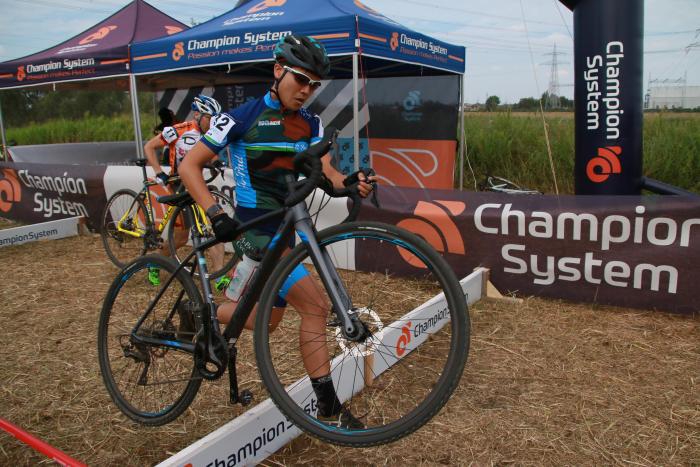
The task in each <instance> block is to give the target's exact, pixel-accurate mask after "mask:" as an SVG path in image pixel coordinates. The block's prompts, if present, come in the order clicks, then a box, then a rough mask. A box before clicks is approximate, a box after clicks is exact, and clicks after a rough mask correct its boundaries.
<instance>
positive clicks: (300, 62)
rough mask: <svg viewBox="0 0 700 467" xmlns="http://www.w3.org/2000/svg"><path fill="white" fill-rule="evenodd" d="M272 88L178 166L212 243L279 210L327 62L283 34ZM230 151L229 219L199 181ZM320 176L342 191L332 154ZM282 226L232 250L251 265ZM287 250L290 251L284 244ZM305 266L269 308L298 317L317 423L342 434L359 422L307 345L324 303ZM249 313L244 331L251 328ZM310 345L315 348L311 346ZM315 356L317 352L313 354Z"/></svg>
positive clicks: (322, 53)
mask: <svg viewBox="0 0 700 467" xmlns="http://www.w3.org/2000/svg"><path fill="white" fill-rule="evenodd" d="M274 58H275V64H274V69H273V73H274V83H273V85H272V87H271V89H270V90H269V92H267V93H266V94H265V95H264V96H262V97H260V98H258V99H256V100H253V101H250V102H248V103H246V104H243V105H241V106H240V107H237V108H235V109H232V110H230V111H228V112H225V113H221V114H219V115H218V116H216V118H215V119H213V120H212V122H211V127H210V128H209V131H208V132H207V133H206V134H205V136H204V137H203V138H202V139H201V140H200V141H199V142H198V143H197V144H196V145H195V146H194V147H193V148H192V149H191V150H190V152H189V153H188V155H187V158H185V159H184V161H183V163H182V165H181V166H180V169H179V170H180V176H181V178H182V181H183V182H184V184H185V186H186V187H187V190H188V191H189V193H190V194H191V195H192V198H194V200H195V201H196V202H197V203H198V204H199V205H200V206H202V207H203V208H205V209H206V212H207V215H208V216H209V217H210V218H211V220H212V224H213V226H214V232H215V234H216V237H217V239H219V240H221V241H232V240H234V238H233V233H234V231H235V228H236V225H237V223H238V222H246V221H248V220H250V219H253V218H256V217H258V216H260V215H261V214H264V213H265V212H269V211H271V210H274V209H277V208H279V207H281V206H283V203H284V198H285V197H286V196H287V192H286V184H285V183H284V177H285V175H287V174H293V173H294V169H293V164H292V158H293V156H294V155H295V153H297V152H300V151H303V150H305V149H306V148H308V147H309V145H312V144H315V143H316V142H318V141H320V140H321V139H322V137H323V125H322V123H321V119H320V118H319V117H318V116H317V115H315V114H313V113H311V112H310V111H308V110H307V109H306V108H304V107H302V106H303V104H304V103H305V102H306V100H307V99H308V98H309V97H310V96H311V95H312V94H313V92H314V91H315V90H316V89H318V88H319V87H320V86H321V81H320V80H321V79H322V78H324V77H326V76H328V73H329V72H330V62H329V59H328V56H327V54H326V50H325V48H324V47H323V45H322V44H320V43H319V42H317V41H316V40H315V39H313V38H311V37H307V36H301V35H294V34H293V35H288V36H286V37H284V38H283V39H281V40H280V41H279V42H278V44H277V45H276V47H275V49H274ZM226 146H229V147H230V149H231V153H232V161H233V171H234V178H235V181H236V212H235V218H236V219H235V220H234V219H231V218H230V217H229V216H228V215H226V214H225V213H224V212H223V210H222V209H221V207H220V206H218V205H217V204H215V201H214V199H213V198H212V196H211V194H210V193H209V191H208V189H207V186H206V184H205V183H204V179H203V177H202V168H203V167H204V165H205V164H206V163H207V162H208V161H209V160H211V159H212V158H214V157H215V156H216V154H217V153H218V152H219V151H221V149H223V148H225V147H226ZM321 161H322V164H323V172H324V174H325V175H326V177H327V178H328V179H329V180H330V181H331V183H333V185H334V186H335V187H337V188H343V187H344V184H343V182H344V181H345V180H346V176H345V175H343V174H342V173H340V172H339V171H338V170H336V169H335V168H334V167H333V166H332V165H331V157H330V154H326V155H325V156H323V158H322V159H321ZM350 177H355V178H356V179H359V180H360V183H359V185H358V188H357V190H358V193H359V194H360V196H362V197H367V196H368V195H369V194H370V192H371V191H372V184H371V183H372V182H374V177H369V178H367V177H365V175H364V174H363V173H362V172H359V173H355V174H352V175H350V176H349V177H347V178H350ZM279 222H281V221H273V222H271V223H270V224H268V225H264V226H262V227H260V228H258V229H253V230H250V231H248V232H246V233H245V234H244V235H243V236H242V237H241V238H239V239H238V240H237V241H236V242H234V248H235V249H236V252H237V253H238V254H239V255H240V256H242V255H243V254H245V255H246V256H249V257H251V258H253V259H256V256H259V252H260V251H261V250H262V249H263V248H265V247H266V246H267V245H268V243H269V242H270V240H271V239H272V236H273V235H274V233H275V231H276V230H277V227H278V226H279ZM290 246H291V245H290ZM320 289H321V287H320V286H319V285H318V284H316V283H315V281H314V279H312V277H311V276H310V275H309V273H308V272H307V271H306V269H305V268H303V267H302V266H299V267H298V268H297V269H295V270H294V271H293V272H292V274H291V275H290V276H289V278H288V279H287V281H286V282H285V284H284V286H283V288H282V290H281V291H280V295H279V296H278V298H277V301H276V303H275V307H276V308H275V314H276V316H277V321H276V322H279V320H280V319H281V318H282V314H283V313H284V310H285V306H286V302H289V303H291V304H292V305H293V306H294V308H295V309H297V310H300V311H303V313H302V312H300V316H301V332H300V336H301V338H300V349H301V353H302V357H303V360H304V366H305V368H306V370H307V372H308V374H309V377H310V378H311V384H312V386H313V388H314V391H315V393H316V395H317V398H318V407H319V409H318V415H317V416H318V418H319V420H322V421H324V422H325V423H330V424H334V425H337V426H340V427H346V428H360V427H362V426H363V425H362V423H361V422H360V421H359V420H357V419H356V418H355V417H354V416H353V415H352V414H351V413H350V411H349V410H348V409H347V408H346V407H344V406H342V405H341V404H340V402H339V400H338V398H337V395H336V393H335V389H334V386H333V381H332V378H331V375H330V370H331V368H330V359H329V355H328V350H327V348H326V347H325V345H324V346H321V348H319V346H318V345H315V346H314V345H313V343H314V336H318V335H323V334H324V333H325V332H326V319H327V315H328V312H329V311H330V305H329V304H328V303H326V302H325V301H324V300H325V298H324V297H321V296H320V294H319V296H318V297H309V294H308V293H307V292H305V291H308V290H320ZM236 304H237V303H236V302H232V301H229V302H226V303H223V304H221V305H220V306H219V308H218V311H217V317H218V319H219V322H220V323H222V324H225V323H228V322H229V320H230V319H231V315H232V314H233V311H234V310H235V307H236ZM254 322H255V313H252V314H251V316H250V318H249V319H248V322H247V323H246V328H247V329H251V330H252V329H253V325H254ZM314 347H315V348H314ZM319 350H320V351H319Z"/></svg>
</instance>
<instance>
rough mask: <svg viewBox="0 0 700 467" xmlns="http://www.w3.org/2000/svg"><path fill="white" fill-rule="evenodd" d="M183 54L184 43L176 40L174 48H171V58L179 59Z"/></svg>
mask: <svg viewBox="0 0 700 467" xmlns="http://www.w3.org/2000/svg"><path fill="white" fill-rule="evenodd" d="M184 56H185V43H184V42H178V43H176V44H175V48H174V49H173V60H175V61H176V62H177V61H178V60H180V59H181V58H182V57H184Z"/></svg>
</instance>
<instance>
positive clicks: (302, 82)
mask: <svg viewBox="0 0 700 467" xmlns="http://www.w3.org/2000/svg"><path fill="white" fill-rule="evenodd" d="M288 70H289V71H291V72H292V75H293V76H294V80H295V81H296V82H297V84H298V85H299V86H306V85H309V86H311V89H318V88H320V87H321V82H320V81H315V80H312V79H311V78H309V77H308V76H306V75H305V74H304V73H302V72H300V71H296V70H293V69H291V68H289V69H288Z"/></svg>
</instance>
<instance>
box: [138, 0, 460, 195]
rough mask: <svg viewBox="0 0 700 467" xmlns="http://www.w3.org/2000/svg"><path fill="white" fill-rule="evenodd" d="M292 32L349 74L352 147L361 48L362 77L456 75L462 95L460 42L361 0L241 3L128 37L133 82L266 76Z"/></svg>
mask: <svg viewBox="0 0 700 467" xmlns="http://www.w3.org/2000/svg"><path fill="white" fill-rule="evenodd" d="M292 32H294V33H298V34H305V35H309V36H312V37H314V38H316V39H317V40H319V41H321V42H322V43H323V45H324V46H325V47H326V50H327V51H328V53H329V55H330V56H331V59H332V67H331V68H332V71H331V74H332V78H347V79H351V80H352V96H353V97H352V100H353V109H352V115H353V122H354V131H353V132H352V134H353V140H354V154H359V152H360V151H359V132H360V109H359V102H358V100H359V99H358V93H359V88H360V83H359V81H360V80H359V67H360V60H359V57H360V54H361V56H362V67H363V71H364V72H365V77H367V76H370V77H372V76H375V77H380V76H383V77H387V76H424V75H440V74H451V75H459V77H460V78H459V79H460V83H459V94H460V95H459V102H461V100H462V96H461V92H462V75H463V74H464V71H465V65H466V62H465V55H466V54H465V48H464V47H462V46H456V45H452V44H448V43H445V42H442V41H440V40H437V39H434V38H431V37H428V36H426V35H424V34H421V33H418V32H416V31H413V30H411V29H409V28H406V27H404V26H402V25H401V24H399V23H397V22H395V21H393V20H391V19H389V18H387V17H386V16H384V15H382V14H381V13H379V12H377V11H375V10H373V9H371V8H369V7H367V6H365V5H363V4H362V3H361V2H360V1H359V0H262V1H251V2H239V3H238V5H237V6H236V7H235V8H234V9H233V10H231V11H229V12H227V13H224V14H223V15H221V16H218V17H216V18H214V19H212V20H210V21H208V22H206V23H203V24H200V25H198V26H195V27H193V28H191V29H189V30H187V31H183V32H181V33H178V34H174V35H172V36H169V37H162V38H159V39H154V40H151V41H147V42H140V43H135V44H133V45H132V47H131V59H132V72H133V73H134V74H135V75H136V77H137V79H138V85H139V87H141V86H143V87H144V88H145V89H148V90H153V91H155V90H163V89H166V88H194V87H197V86H199V87H202V86H203V87H211V86H215V85H222V84H234V83H246V82H247V83H251V82H260V81H262V80H264V81H269V80H270V76H271V72H270V63H271V62H272V50H273V48H274V46H275V44H276V43H277V41H278V40H279V39H280V38H281V37H283V36H285V35H288V34H291V33H292ZM462 107H463V106H461V105H460V106H459V108H460V112H459V117H460V122H462V123H460V124H459V125H460V129H462V128H463V127H462V125H463V114H462ZM462 132H463V130H462ZM460 139H461V138H460ZM459 154H460V158H462V157H463V146H462V145H460V149H459ZM460 162H461V161H460ZM355 164H356V165H357V164H359V158H357V159H355ZM460 184H461V181H460Z"/></svg>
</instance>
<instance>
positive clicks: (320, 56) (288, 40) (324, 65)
mask: <svg viewBox="0 0 700 467" xmlns="http://www.w3.org/2000/svg"><path fill="white" fill-rule="evenodd" d="M273 55H274V57H275V60H277V61H278V62H281V63H284V64H287V65H290V66H298V67H300V68H303V69H305V70H308V71H310V72H312V73H315V74H317V75H318V76H320V77H321V78H325V77H326V76H328V73H330V71H331V63H330V61H329V60H328V55H327V54H326V48H325V47H323V44H321V43H320V42H318V41H317V40H316V39H314V38H313V37H309V36H302V35H298V34H290V35H289V36H284V37H283V38H282V39H280V41H279V42H278V43H277V45H276V46H275V50H274V52H273Z"/></svg>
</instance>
